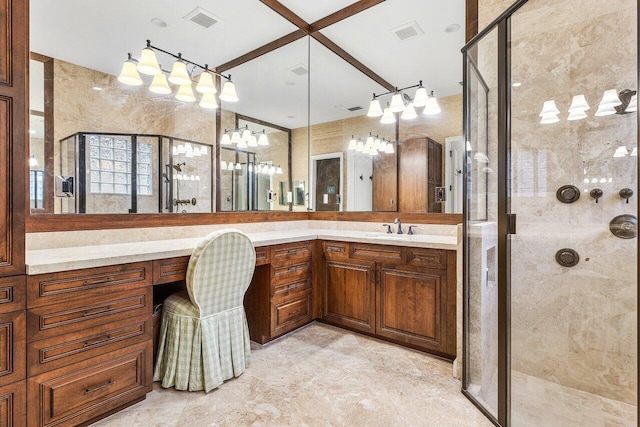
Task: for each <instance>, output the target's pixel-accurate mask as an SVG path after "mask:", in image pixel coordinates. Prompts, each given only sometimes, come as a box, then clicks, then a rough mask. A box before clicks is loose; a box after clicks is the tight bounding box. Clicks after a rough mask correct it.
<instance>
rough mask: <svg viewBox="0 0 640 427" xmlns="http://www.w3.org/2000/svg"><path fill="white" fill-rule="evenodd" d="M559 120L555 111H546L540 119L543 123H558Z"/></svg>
mask: <svg viewBox="0 0 640 427" xmlns="http://www.w3.org/2000/svg"><path fill="white" fill-rule="evenodd" d="M559 121H560V119H559V118H558V115H557V114H555V113H548V114H545V115H544V116H542V119H541V120H540V123H541V124H543V125H550V124H552V123H558V122H559Z"/></svg>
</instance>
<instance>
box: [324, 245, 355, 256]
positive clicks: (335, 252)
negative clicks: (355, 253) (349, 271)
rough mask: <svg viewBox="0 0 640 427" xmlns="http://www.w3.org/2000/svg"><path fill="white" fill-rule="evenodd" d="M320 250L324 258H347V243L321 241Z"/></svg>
mask: <svg viewBox="0 0 640 427" xmlns="http://www.w3.org/2000/svg"><path fill="white" fill-rule="evenodd" d="M322 252H323V253H324V257H325V259H347V258H349V243H347V242H322Z"/></svg>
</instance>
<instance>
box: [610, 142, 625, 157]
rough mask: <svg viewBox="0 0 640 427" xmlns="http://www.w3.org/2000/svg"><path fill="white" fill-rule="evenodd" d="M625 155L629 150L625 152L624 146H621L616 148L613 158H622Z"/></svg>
mask: <svg viewBox="0 0 640 427" xmlns="http://www.w3.org/2000/svg"><path fill="white" fill-rule="evenodd" d="M627 154H629V150H627V147H625V146H624V145H621V146H619V147H618V148H616V152H615V153H613V157H624V156H626V155H627Z"/></svg>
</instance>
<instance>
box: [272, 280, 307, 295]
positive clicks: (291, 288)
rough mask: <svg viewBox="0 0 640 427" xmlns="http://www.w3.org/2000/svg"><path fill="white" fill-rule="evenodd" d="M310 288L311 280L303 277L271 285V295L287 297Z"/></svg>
mask: <svg viewBox="0 0 640 427" xmlns="http://www.w3.org/2000/svg"><path fill="white" fill-rule="evenodd" d="M308 289H311V280H310V279H309V278H308V277H305V278H303V279H300V280H296V281H294V282H287V283H281V284H278V285H276V286H273V287H272V294H271V296H272V297H274V298H285V299H286V298H289V297H290V296H291V295H296V294H299V293H300V292H304V291H307V290H308Z"/></svg>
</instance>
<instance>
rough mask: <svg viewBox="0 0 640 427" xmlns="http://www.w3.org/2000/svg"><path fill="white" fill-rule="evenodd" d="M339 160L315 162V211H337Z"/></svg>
mask: <svg viewBox="0 0 640 427" xmlns="http://www.w3.org/2000/svg"><path fill="white" fill-rule="evenodd" d="M340 161H341V160H340V158H339V157H336V158H332V159H321V160H316V177H315V178H316V211H339V210H340V189H341V180H342V176H341V174H340Z"/></svg>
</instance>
